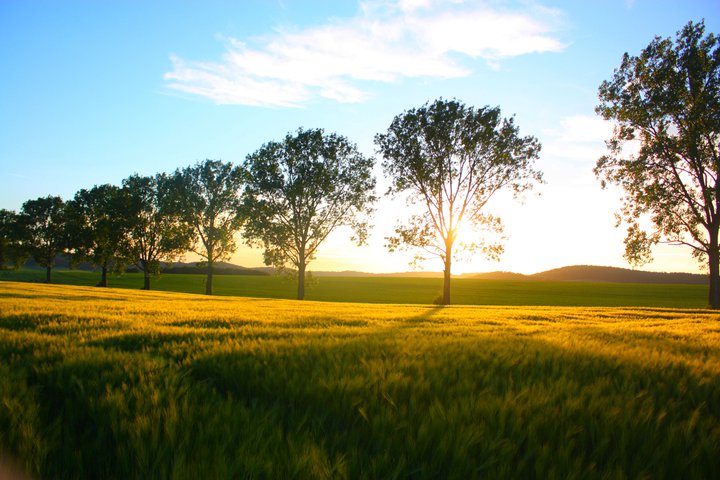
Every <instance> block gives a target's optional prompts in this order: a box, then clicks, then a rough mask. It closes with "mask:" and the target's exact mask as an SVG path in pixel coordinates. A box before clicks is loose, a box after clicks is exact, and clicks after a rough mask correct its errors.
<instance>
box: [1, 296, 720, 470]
mask: <svg viewBox="0 0 720 480" xmlns="http://www.w3.org/2000/svg"><path fill="white" fill-rule="evenodd" d="M0 353H2V354H3V355H4V356H5V357H6V360H7V363H6V365H7V368H5V369H0V374H2V373H3V372H4V375H6V377H8V378H4V379H2V378H1V377H0V380H3V382H4V383H3V384H4V385H5V386H6V387H8V391H6V392H5V393H3V395H4V396H3V402H4V405H6V407H5V410H4V411H3V410H0V453H2V452H3V451H5V452H7V453H9V454H12V455H14V456H16V457H18V458H19V459H20V462H21V463H23V464H24V465H25V466H26V468H27V469H28V470H29V471H31V472H32V473H36V474H39V475H41V476H49V477H54V476H69V477H72V476H87V475H103V476H108V475H109V477H116V478H121V477H122V475H131V476H137V475H140V476H143V477H151V478H185V477H187V478H189V477H193V476H196V475H197V474H198V471H202V469H212V471H213V472H214V473H215V475H216V476H226V475H229V476H241V477H246V476H255V477H274V476H283V477H285V476H294V477H299V478H311V477H313V478H316V477H327V478H333V477H341V478H342V477H349V478H377V477H393V476H397V477H405V476H411V477H419V478H433V477H438V476H440V477H456V478H468V477H483V476H486V475H489V476H491V477H501V478H522V477H527V476H528V475H530V476H537V477H541V478H544V477H548V476H553V475H556V476H562V477H567V476H577V477H582V478H604V477H610V478H627V477H638V476H652V477H657V478H663V477H666V478H672V477H673V476H677V475H681V476H686V477H694V476H699V477H707V476H708V475H709V474H710V473H711V472H716V471H717V470H716V469H719V468H720V460H719V459H720V419H719V417H720V402H718V398H720V396H719V395H720V380H719V379H720V315H718V314H717V313H715V312H712V311H708V310H687V309H685V310H683V309H666V308H660V309H653V308H621V307H613V308H578V307H491V306H488V307H484V306H483V307H478V306H451V307H433V306H424V305H389V304H388V305H384V304H352V303H324V302H297V301H290V300H268V299H253V298H231V297H220V298H216V297H206V296H199V295H188V294H178V293H165V292H139V291H128V290H120V289H97V288H92V287H68V286H55V285H37V284H27V283H13V282H0ZM11 390H12V391H11ZM48 392H54V393H53V395H54V396H52V395H50V394H49V393H48ZM71 400H72V401H71ZM56 403H59V404H61V405H65V406H64V407H62V409H60V410H57V409H58V408H59V407H57V406H56V405H55V404H56ZM19 405H27V408H26V409H25V410H23V409H21V408H20V407H19ZM73 405H78V408H81V407H80V406H83V405H84V407H82V408H85V409H87V412H89V413H87V412H85V413H83V412H82V411H75V410H73V407H72V406H73ZM68 409H69V410H68ZM58 412H61V413H58ZM58 415H59V417H58ZM88 415H89V417H87V416H88ZM188 422H189V423H188ZM78 425H81V426H84V427H87V425H93V427H92V428H95V429H98V428H100V427H102V428H101V431H102V432H103V433H102V434H97V435H98V438H95V437H92V438H91V439H88V438H86V436H85V435H86V434H85V433H82V434H81V433H78V432H75V433H73V432H74V431H75V430H77V429H78V428H80V427H78ZM189 425H194V426H193V427H189ZM198 425H200V426H198ZM231 425H232V426H233V427H230V426H231ZM84 427H83V428H84ZM189 428H190V429H194V431H193V433H192V436H191V437H189V436H187V435H188V434H187V433H185V430H186V429H189ZM81 430H82V428H81ZM218 430H222V432H224V433H222V434H218V433H217V432H218ZM61 433H62V435H61ZM108 445H110V446H111V447H112V448H108ZM103 449H104V450H110V451H102V452H99V451H97V450H103ZM78 451H83V452H86V453H84V454H78V453H77V452H78ZM31 457H32V458H31ZM58 464H59V465H58ZM108 472H116V473H114V474H112V475H110V474H109V473H108ZM211 476H212V475H211Z"/></svg>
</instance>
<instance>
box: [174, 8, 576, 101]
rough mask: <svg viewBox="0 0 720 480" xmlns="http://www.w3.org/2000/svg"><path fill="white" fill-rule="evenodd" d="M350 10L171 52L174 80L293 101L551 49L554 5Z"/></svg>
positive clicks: (228, 93) (221, 92)
mask: <svg viewBox="0 0 720 480" xmlns="http://www.w3.org/2000/svg"><path fill="white" fill-rule="evenodd" d="M360 7H361V8H360V13H359V14H358V15H357V16H355V17H353V18H350V19H347V20H342V21H339V20H335V21H332V22H328V23H327V24H325V25H320V26H315V27H311V28H306V29H299V30H292V31H291V30H287V29H282V28H278V29H276V30H275V31H274V32H273V33H272V34H270V35H269V36H267V37H266V38H264V40H262V41H261V42H260V43H259V45H257V46H249V45H248V44H246V43H244V42H242V41H240V40H237V39H232V38H230V39H227V40H225V48H226V51H225V53H224V55H223V56H222V60H221V61H219V62H207V61H188V60H185V59H183V58H181V57H179V56H175V55H173V56H171V61H172V64H173V70H172V71H171V72H168V73H166V74H165V80H166V81H167V86H168V87H169V88H171V89H173V90H177V91H181V92H186V93H190V94H194V95H200V96H203V97H207V98H210V99H212V100H213V101H215V102H217V103H226V104H244V105H267V106H282V107H287V106H299V105H301V104H303V103H304V102H307V101H309V100H310V99H312V98H314V97H316V96H321V97H324V98H329V99H332V100H335V101H338V102H361V101H363V100H365V99H367V98H368V96H369V94H368V92H367V91H366V90H365V89H364V88H363V86H364V85H363V84H364V83H366V82H384V83H387V82H395V81H398V80H400V79H402V78H417V77H426V78H455V77H462V76H467V75H469V74H470V73H471V70H470V68H469V67H467V66H465V65H463V64H461V63H460V61H459V59H460V58H462V57H468V58H471V59H478V58H479V59H485V60H486V61H487V62H488V64H489V65H490V66H491V68H497V66H498V65H499V63H498V61H499V60H500V59H502V58H506V57H512V56H517V55H524V54H529V53H541V52H555V51H560V50H562V49H563V48H564V45H563V44H562V43H561V42H560V40H558V39H557V38H556V36H554V34H553V33H554V30H555V29H556V27H555V26H556V24H557V22H558V16H559V14H558V12H556V11H553V10H547V9H542V8H534V9H525V10H523V11H516V12H513V11H508V10H501V9H497V8H490V7H488V6H486V5H484V4H482V3H477V2H466V3H465V2H462V1H457V0H456V1H450V2H448V1H444V2H440V1H437V0H397V1H374V2H364V3H361V5H360Z"/></svg>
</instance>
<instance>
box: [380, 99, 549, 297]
mask: <svg viewBox="0 0 720 480" xmlns="http://www.w3.org/2000/svg"><path fill="white" fill-rule="evenodd" d="M375 144H376V145H377V147H378V151H379V153H381V154H382V156H383V158H384V160H383V163H382V166H383V170H384V171H385V175H386V176H387V177H389V178H390V179H391V181H392V184H391V187H390V190H389V193H390V194H400V193H405V194H407V195H408V200H409V202H410V203H412V204H415V205H419V206H420V211H421V213H419V214H416V215H413V216H411V217H410V219H409V220H408V222H407V223H406V224H399V225H398V226H397V227H396V229H395V235H394V236H391V237H388V238H387V240H388V243H387V246H388V248H389V250H390V251H394V250H396V249H399V248H413V249H416V251H418V252H419V253H418V255H417V257H416V259H419V260H424V259H427V258H429V257H438V258H440V259H441V260H442V262H443V266H444V282H443V293H442V299H441V301H440V302H441V303H442V304H444V305H447V304H449V303H450V276H451V267H452V261H453V258H454V256H456V254H457V252H456V250H455V247H456V241H457V240H458V235H459V232H460V228H461V227H462V226H463V225H465V226H466V228H468V229H473V230H475V231H478V230H490V231H500V230H501V223H500V219H499V218H498V217H495V216H493V215H489V214H486V213H485V212H484V210H485V206H486V204H487V202H488V201H489V200H490V198H491V197H492V196H493V195H495V193H497V192H498V191H500V190H501V189H503V188H510V189H511V190H512V191H513V192H514V193H515V194H516V195H517V194H519V193H521V192H523V191H525V190H527V189H529V188H532V184H533V181H537V182H541V181H542V175H541V174H540V172H538V171H536V170H534V169H533V163H534V161H535V160H536V159H537V158H538V153H539V152H540V143H539V142H538V140H537V139H535V138H534V137H531V136H527V137H520V136H519V135H518V128H517V127H516V126H515V124H514V121H513V118H510V119H505V118H501V116H500V109H499V108H490V107H482V108H474V107H468V106H466V105H464V104H462V103H460V102H458V101H456V100H443V99H439V100H436V101H435V102H433V103H426V104H425V105H423V106H422V107H420V108H417V109H412V110H408V111H406V112H404V113H402V114H400V115H398V116H396V117H395V118H394V120H393V121H392V123H391V124H390V127H389V128H388V130H387V133H385V134H378V135H376V136H375ZM462 247H463V248H462V249H461V250H463V251H465V252H466V253H467V252H473V251H476V250H482V251H484V252H485V254H486V255H488V256H490V257H497V256H498V255H500V253H501V252H502V246H501V245H499V244H488V243H485V242H483V241H480V242H477V243H476V242H472V243H468V244H465V245H462Z"/></svg>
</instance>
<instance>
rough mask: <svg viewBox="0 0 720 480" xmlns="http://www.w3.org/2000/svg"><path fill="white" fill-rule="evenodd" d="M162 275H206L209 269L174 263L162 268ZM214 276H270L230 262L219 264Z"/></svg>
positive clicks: (189, 263)
mask: <svg viewBox="0 0 720 480" xmlns="http://www.w3.org/2000/svg"><path fill="white" fill-rule="evenodd" d="M162 273H172V274H183V273H185V274H186V273H195V274H206V273H207V267H198V266H197V262H174V263H173V264H172V265H169V266H166V267H164V268H162ZM213 275H268V272H265V271H261V270H260V269H256V268H247V267H241V266H240V265H235V264H233V263H228V262H217V263H215V266H214V268H213Z"/></svg>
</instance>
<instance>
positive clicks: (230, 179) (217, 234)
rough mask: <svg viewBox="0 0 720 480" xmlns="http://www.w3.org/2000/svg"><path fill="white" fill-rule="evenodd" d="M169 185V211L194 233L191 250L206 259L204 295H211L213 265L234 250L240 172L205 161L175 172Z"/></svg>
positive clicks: (238, 214)
mask: <svg viewBox="0 0 720 480" xmlns="http://www.w3.org/2000/svg"><path fill="white" fill-rule="evenodd" d="M170 182H171V188H169V196H170V197H171V199H170V201H171V202H172V203H173V207H172V208H173V209H174V210H176V211H177V212H178V214H179V216H180V218H181V219H182V221H183V222H185V223H186V224H187V225H189V226H190V227H192V229H193V231H194V238H193V242H192V245H191V247H190V250H191V251H192V252H194V253H196V254H198V255H200V256H201V257H202V258H204V259H205V261H204V262H202V263H204V264H205V265H206V266H207V281H206V282H205V293H206V294H207V295H212V285H213V283H212V281H213V266H214V264H215V262H218V261H222V260H229V259H230V256H231V255H232V254H233V252H235V250H236V249H237V244H236V242H235V234H236V233H237V232H238V230H239V229H240V227H241V226H242V215H241V209H240V203H241V202H240V193H241V189H242V186H243V182H244V176H243V170H242V168H240V167H233V166H232V165H231V164H229V163H223V162H221V161H219V160H205V161H204V162H202V163H198V164H196V165H194V166H192V167H187V168H184V169H183V170H176V171H175V173H174V174H173V175H172V177H171V178H170Z"/></svg>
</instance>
